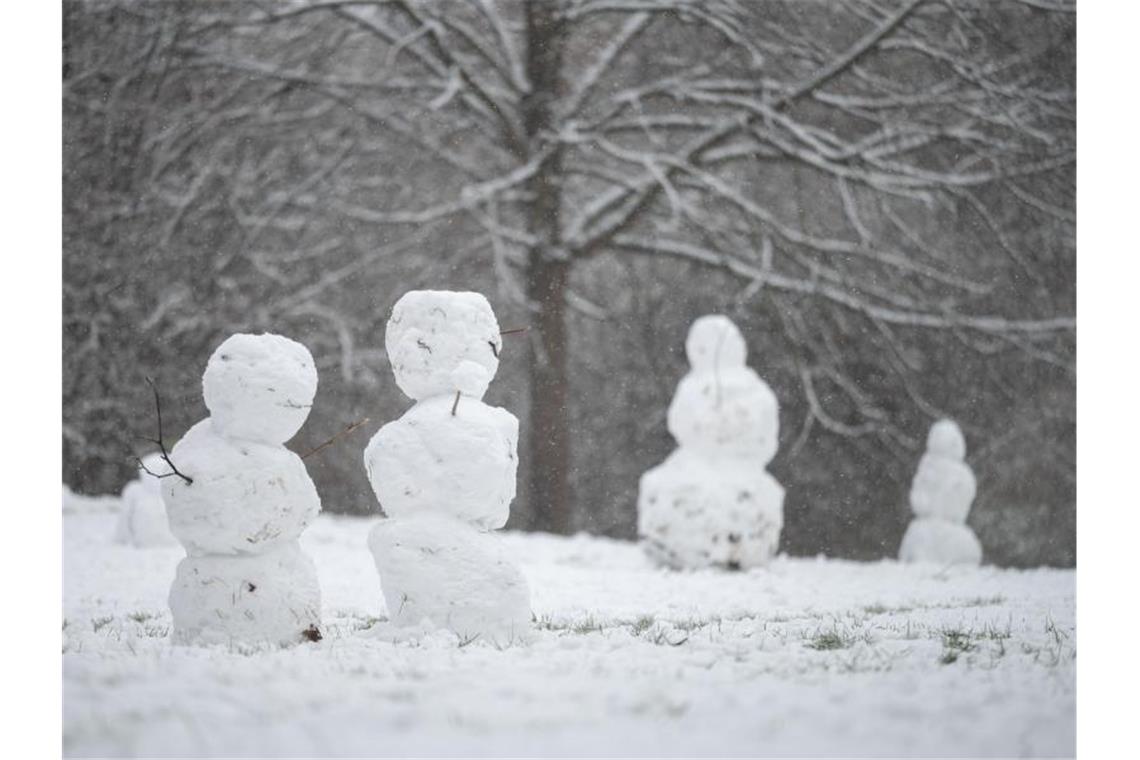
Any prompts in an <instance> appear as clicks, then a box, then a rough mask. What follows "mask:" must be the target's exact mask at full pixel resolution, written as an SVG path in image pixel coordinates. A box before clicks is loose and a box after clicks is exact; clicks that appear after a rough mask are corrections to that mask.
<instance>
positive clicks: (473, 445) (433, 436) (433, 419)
mask: <svg viewBox="0 0 1140 760" xmlns="http://www.w3.org/2000/svg"><path fill="white" fill-rule="evenodd" d="M452 409H454V410H455V414H452V413H451V411H452ZM518 438H519V421H518V418H516V417H515V416H514V415H513V414H511V413H510V412H508V411H506V410H505V409H500V408H499V407H496V406H489V405H487V404H484V403H483V402H482V401H480V400H479V399H478V398H467V397H463V398H460V399H459V402H458V403H456V401H455V399H454V398H453V397H449V396H436V397H435V398H431V399H428V400H426V401H421V402H419V403H418V404H416V405H415V406H413V407H412V408H411V409H409V410H408V411H407V412H405V413H404V416H402V417H400V418H399V419H398V420H394V421H392V422H389V423H388V424H387V425H385V426H384V427H382V428H380V430H379V431H378V432H377V433H376V435H374V436H372V440H370V441H369V442H368V446H367V447H366V448H365V449H364V468H365V470H366V471H367V473H368V480H369V482H370V483H371V484H372V489H373V491H374V492H375V493H376V498H377V499H378V500H379V501H380V507H381V508H382V509H383V510H384V513H385V514H386V515H388V516H389V517H414V516H417V515H424V514H439V515H446V516H449V517H454V518H456V519H458V520H463V521H466V522H468V523H470V524H471V525H473V526H476V527H479V528H482V529H486V530H489V529H492V528H501V527H503V526H504V525H506V524H507V519H508V518H509V517H510V514H511V500H512V499H514V498H515V489H516V481H517V471H518V455H517V454H516V447H517V445H518Z"/></svg>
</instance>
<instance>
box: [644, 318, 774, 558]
mask: <svg viewBox="0 0 1140 760" xmlns="http://www.w3.org/2000/svg"><path fill="white" fill-rule="evenodd" d="M685 351H686V354H687V356H688V359H689V364H690V371H689V373H688V374H686V375H685V377H684V378H683V379H682V380H681V382H680V384H679V385H678V386H677V392H676V394H675V395H674V397H673V402H672V403H671V404H670V405H669V412H668V418H667V419H668V427H669V432H670V433H672V435H673V437H674V438H675V439H676V440H677V444H678V446H677V449H676V450H675V451H674V452H673V453H672V454H670V455H669V457H668V458H667V459H666V460H665V461H664V462H663V463H662V464H661V465H659V466H657V467H655V468H653V469H652V470H649V471H648V472H646V473H645V474H644V475H643V476H642V478H641V483H640V488H639V492H638V531H639V534H640V536H641V539H642V543H643V546H644V547H645V550H646V552H647V553H648V554H649V555H650V556H651V557H653V558H654V559H656V560H657V561H659V562H661V563H662V564H665V565H668V566H671V567H675V568H684V567H705V566H713V567H721V568H727V569H742V568H748V567H754V566H757V565H762V564H764V563H766V562H767V561H768V560H769V559H771V557H772V556H773V555H774V554H775V552H776V549H777V547H778V545H779V537H780V531H781V529H782V527H783V503H784V489H783V487H782V486H780V484H779V483H777V482H776V480H775V479H774V478H773V477H772V476H771V475H769V474H768V473H767V472H766V471H765V469H764V467H765V465H766V464H767V463H768V462H770V461H771V460H772V458H773V457H774V456H775V454H776V448H777V445H778V443H779V405H778V403H777V400H776V396H775V394H774V393H773V392H772V389H771V388H769V387H768V385H767V383H765V382H764V381H763V380H762V379H760V377H759V375H757V374H756V372H754V371H753V370H752V369H751V368H750V367H748V366H747V364H746V363H745V361H746V358H747V348H746V344H745V341H744V337H743V336H742V335H741V334H740V331H739V330H738V329H737V327H736V325H734V324H733V323H732V321H731V320H729V319H728V318H727V317H724V316H721V315H709V316H704V317H701V318H699V319H697V320H696V321H695V322H694V323H693V325H692V327H691V328H690V329H689V336H688V339H687V340H686V342H685Z"/></svg>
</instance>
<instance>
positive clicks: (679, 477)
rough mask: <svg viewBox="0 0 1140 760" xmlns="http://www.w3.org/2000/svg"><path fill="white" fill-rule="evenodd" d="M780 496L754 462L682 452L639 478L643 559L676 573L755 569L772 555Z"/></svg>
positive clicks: (773, 482) (780, 516) (777, 534)
mask: <svg viewBox="0 0 1140 760" xmlns="http://www.w3.org/2000/svg"><path fill="white" fill-rule="evenodd" d="M783 504H784V488H783V486H781V485H780V484H779V483H777V482H776V479H775V478H773V477H772V476H771V475H769V474H768V473H767V472H765V471H764V470H763V468H762V467H760V466H759V464H758V463H757V462H755V461H749V460H746V459H730V460H721V461H716V460H710V459H709V458H707V457H706V456H704V455H702V454H700V453H697V452H693V451H691V450H689V449H686V448H684V447H682V448H679V449H677V450H676V451H674V452H673V453H672V454H670V455H669V458H668V459H666V460H665V462H664V463H663V464H662V465H661V466H659V467H655V468H653V469H652V470H649V471H648V472H646V473H645V474H644V475H642V476H641V484H640V488H639V509H638V533H639V534H640V535H641V536H642V541H643V545H644V547H645V551H646V553H648V554H649V556H650V557H652V558H653V559H654V560H656V561H657V562H660V563H661V564H663V565H667V566H669V567H672V568H675V569H680V568H685V567H705V566H716V567H724V568H731V569H740V568H745V567H755V566H757V565H762V564H764V563H765V562H767V561H768V559H769V558H771V557H772V556H773V555H775V553H776V548H777V545H778V544H779V540H780V531H781V530H782V529H783V526H784V510H783Z"/></svg>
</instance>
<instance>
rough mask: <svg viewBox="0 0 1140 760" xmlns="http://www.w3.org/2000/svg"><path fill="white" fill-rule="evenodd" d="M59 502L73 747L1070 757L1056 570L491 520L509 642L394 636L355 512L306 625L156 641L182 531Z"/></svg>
mask: <svg viewBox="0 0 1140 760" xmlns="http://www.w3.org/2000/svg"><path fill="white" fill-rule="evenodd" d="M114 521H115V516H114V515H113V514H108V513H96V512H83V513H75V512H72V513H69V514H65V518H64V542H65V546H64V559H65V568H64V572H65V583H64V599H63V611H64V622H63V634H62V636H63V672H64V716H63V717H64V730H63V745H64V751H65V754H66V755H67V756H69V757H81V756H154V757H163V756H167V757H168V756H219V755H226V756H239V757H240V756H251V755H258V756H318V757H319V756H351V755H355V756H375V755H387V756H392V755H419V756H432V755H434V756H439V755H477V756H501V755H532V756H566V755H593V756H597V755H627V756H629V755H633V756H678V755H686V756H693V755H720V756H741V755H753V756H756V755H759V756H773V755H776V756H787V755H799V756H805V755H814V756H819V755H833V756H834V755H839V756H851V757H855V756H862V757H867V756H896V757H897V756H914V755H923V756H962V757H971V756H991V757H992V756H1017V755H1029V756H1072V755H1073V753H1074V752H1075V746H1074V734H1075V726H1074V724H1075V721H1074V713H1075V681H1076V661H1075V657H1076V632H1075V574H1074V572H1073V571H1071V570H1052V569H1039V570H1026V571H1018V570H1002V569H998V568H994V567H980V568H978V567H945V566H941V565H935V564H923V563H917V564H909V565H908V564H900V563H898V562H895V561H893V560H884V561H880V562H870V563H858V562H848V561H839V560H824V559H788V558H786V557H782V556H781V557H778V558H777V559H776V560H775V561H773V562H771V563H770V564H769V565H767V566H766V567H764V568H756V569H753V570H750V571H747V572H739V573H723V572H717V571H713V570H698V571H691V572H673V571H669V570H665V569H660V568H657V567H655V566H654V565H653V564H652V563H651V561H650V560H649V559H648V558H646V557H645V556H644V554H643V553H642V552H641V550H640V549H639V548H638V547H637V546H636V545H634V544H631V543H625V542H619V541H614V540H607V539H601V538H590V537H586V536H577V537H574V538H556V537H551V536H545V535H523V534H514V533H507V534H504V535H501V536H500V539H501V540H502V542H503V544H504V550H505V551H506V552H507V554H508V555H509V556H511V557H512V558H513V560H514V561H516V562H517V563H519V564H520V565H521V567H522V570H523V572H524V574H525V576H526V578H527V580H528V582H529V584H530V587H531V594H532V604H533V608H534V612H535V614H536V616H537V622H536V623H535V625H534V628H535V632H534V640H533V642H532V643H530V644H529V645H525V646H511V647H496V646H495V645H493V644H491V643H489V642H484V641H482V640H475V641H472V642H470V643H468V644H467V645H465V646H460V643H461V642H460V639H459V637H457V636H456V635H455V634H452V633H449V632H446V631H435V632H431V633H426V634H423V635H421V636H418V637H414V638H406V637H401V636H397V635H396V632H397V630H396V629H394V628H393V627H392V626H391V625H390V624H388V623H387V622H385V620H386V618H387V615H388V611H387V609H386V608H385V604H384V602H383V599H382V597H381V593H380V584H379V581H378V578H377V575H376V572H375V570H374V568H373V564H372V557H371V555H370V553H369V551H368V549H367V547H366V546H365V536H366V535H367V534H368V532H369V529H370V528H371V527H372V526H373V525H374V524H375V523H376V522H377V520H374V519H373V520H365V519H359V518H355V519H354V518H343V517H342V518H336V517H331V516H327V515H322V516H320V517H318V518H317V519H316V521H315V523H314V524H313V525H312V527H311V528H310V529H309V530H308V531H307V532H306V533H305V535H304V536H303V537H302V539H301V544H302V546H303V547H304V549H305V551H306V552H307V553H308V554H310V555H311V556H312V558H313V560H314V562H315V564H316V567H317V571H318V573H319V577H320V582H321V587H322V592H323V594H322V595H323V624H322V632H323V633H324V639H323V640H322V641H321V642H319V643H315V644H310V643H306V644H301V645H298V646H295V647H291V648H286V649H276V648H271V647H250V646H238V647H229V646H225V645H218V646H213V647H175V646H172V645H171V642H170V640H169V632H170V627H171V619H170V613H169V610H168V608H167V605H166V596H167V590H168V589H169V587H170V582H171V580H172V579H173V577H174V573H175V568H176V567H177V565H178V562H179V560H180V559H181V557H182V551H181V550H180V549H177V548H151V549H135V548H131V547H125V546H120V545H116V544H114V543H113V542H112V541H111V535H112V532H113V527H114Z"/></svg>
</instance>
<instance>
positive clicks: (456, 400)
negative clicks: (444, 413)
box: [451, 391, 463, 417]
mask: <svg viewBox="0 0 1140 760" xmlns="http://www.w3.org/2000/svg"><path fill="white" fill-rule="evenodd" d="M462 395H463V394H462V393H461V392H460V391H456V392H455V403H454V404H452V405H451V416H452V417H454V416H455V410H456V409H458V408H459V397H460V396H462Z"/></svg>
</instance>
